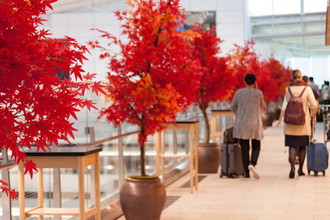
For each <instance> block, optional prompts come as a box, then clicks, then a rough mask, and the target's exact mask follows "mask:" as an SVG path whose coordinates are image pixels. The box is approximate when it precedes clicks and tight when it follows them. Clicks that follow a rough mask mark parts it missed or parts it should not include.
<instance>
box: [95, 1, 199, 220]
mask: <svg viewBox="0 0 330 220" xmlns="http://www.w3.org/2000/svg"><path fill="white" fill-rule="evenodd" d="M128 5H129V10H128V11H123V12H116V16H117V18H118V20H120V21H123V22H124V23H123V24H122V25H121V29H122V34H123V35H125V36H126V37H127V39H125V42H123V41H121V40H119V39H118V38H116V37H115V36H112V35H111V34H110V33H108V32H105V31H102V30H98V31H100V33H101V34H102V35H101V36H102V37H104V38H106V39H107V40H108V41H109V42H110V43H109V44H108V45H110V46H113V45H117V46H118V47H119V52H118V53H111V52H110V51H109V48H108V47H107V46H105V47H104V46H102V45H101V44H100V43H99V42H97V41H96V42H90V45H91V46H92V47H93V48H98V49H100V50H101V51H103V52H102V54H101V56H100V57H101V58H104V59H108V60H109V62H108V67H109V70H110V72H109V73H108V85H107V94H108V97H109V99H110V101H111V104H110V106H109V107H107V108H104V109H102V111H101V114H100V116H101V117H103V116H104V117H106V119H107V121H108V122H111V123H114V125H120V124H121V123H124V122H126V123H129V124H132V125H136V126H137V127H138V130H139V132H138V144H139V148H140V174H139V175H135V176H129V177H127V178H126V180H125V183H124V184H123V186H122V187H121V190H120V204H121V207H122V209H123V213H124V215H125V217H126V219H128V220H130V219H135V220H136V219H143V220H151V219H153V220H154V219H160V215H161V211H162V209H163V206H164V203H165V189H164V186H163V185H162V184H161V183H160V179H159V177H157V176H150V175H147V173H146V170H145V143H146V141H147V138H148V136H149V135H152V134H154V133H155V132H157V131H161V130H162V129H164V128H166V126H167V125H168V124H170V123H175V122H176V115H177V113H178V112H182V111H184V110H185V109H186V108H187V107H188V106H189V105H190V104H191V101H192V99H193V94H194V92H195V91H196V89H197V88H198V83H196V82H198V79H199V68H200V67H199V65H198V62H195V61H193V60H192V59H191V57H190V51H189V44H188V43H187V40H189V39H193V38H194V37H196V36H198V35H197V34H196V33H195V32H192V31H185V32H178V31H177V30H178V27H179V26H181V25H183V24H182V21H183V19H184V17H183V14H182V9H181V7H180V5H179V1H178V0H162V1H153V0H142V1H141V0H129V1H128ZM188 78H189V80H187V79H188Z"/></svg>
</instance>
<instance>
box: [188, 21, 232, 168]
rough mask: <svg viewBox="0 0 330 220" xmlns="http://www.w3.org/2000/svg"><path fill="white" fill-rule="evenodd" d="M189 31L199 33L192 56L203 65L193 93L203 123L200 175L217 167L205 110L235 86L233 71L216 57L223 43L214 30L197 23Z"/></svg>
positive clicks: (217, 154) (216, 148)
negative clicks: (203, 134) (196, 88)
mask: <svg viewBox="0 0 330 220" xmlns="http://www.w3.org/2000/svg"><path fill="white" fill-rule="evenodd" d="M192 30H194V31H195V32H197V33H199V34H200V36H201V37H200V38H195V39H194V40H193V41H192V42H191V44H192V49H191V51H192V57H194V58H197V59H198V60H199V62H200V64H201V66H202V69H201V80H200V83H199V87H198V90H197V91H196V93H195V97H196V105H197V106H198V108H199V109H200V111H201V113H202V115H203V118H204V123H205V136H204V140H203V142H202V143H200V144H199V149H198V161H199V162H198V170H199V172H200V173H216V172H218V169H219V164H220V147H219V146H218V144H217V143H211V142H210V121H209V117H208V112H207V110H208V108H209V105H210V103H211V102H215V101H222V100H224V99H226V97H227V96H228V95H229V92H230V89H231V88H232V86H233V85H234V83H235V79H234V77H233V75H232V71H231V70H230V69H228V68H227V61H228V59H227V58H226V57H219V55H220V53H221V48H220V44H221V43H222V40H221V39H220V38H218V37H217V36H216V33H215V29H214V28H212V29H211V30H207V29H205V28H204V27H203V26H202V25H200V24H196V25H195V26H193V27H192Z"/></svg>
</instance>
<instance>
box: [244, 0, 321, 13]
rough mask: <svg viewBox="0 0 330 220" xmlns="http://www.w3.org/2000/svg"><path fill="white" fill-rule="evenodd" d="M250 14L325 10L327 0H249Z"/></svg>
mask: <svg viewBox="0 0 330 220" xmlns="http://www.w3.org/2000/svg"><path fill="white" fill-rule="evenodd" d="M248 2H249V15H250V16H263V15H283V14H299V13H300V12H301V11H302V10H303V12H304V13H313V12H325V11H326V7H327V0H317V1H315V0H249V1H248Z"/></svg>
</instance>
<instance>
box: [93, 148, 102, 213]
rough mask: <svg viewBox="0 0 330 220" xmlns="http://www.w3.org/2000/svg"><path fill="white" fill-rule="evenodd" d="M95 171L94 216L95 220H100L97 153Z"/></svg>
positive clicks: (98, 158)
mask: <svg viewBox="0 0 330 220" xmlns="http://www.w3.org/2000/svg"><path fill="white" fill-rule="evenodd" d="M94 169H95V174H96V175H95V190H94V192H95V197H94V198H95V208H96V210H97V214H96V215H95V219H96V220H101V202H100V200H101V198H100V193H101V192H100V175H98V174H99V173H100V157H99V153H97V154H96V164H95V165H94Z"/></svg>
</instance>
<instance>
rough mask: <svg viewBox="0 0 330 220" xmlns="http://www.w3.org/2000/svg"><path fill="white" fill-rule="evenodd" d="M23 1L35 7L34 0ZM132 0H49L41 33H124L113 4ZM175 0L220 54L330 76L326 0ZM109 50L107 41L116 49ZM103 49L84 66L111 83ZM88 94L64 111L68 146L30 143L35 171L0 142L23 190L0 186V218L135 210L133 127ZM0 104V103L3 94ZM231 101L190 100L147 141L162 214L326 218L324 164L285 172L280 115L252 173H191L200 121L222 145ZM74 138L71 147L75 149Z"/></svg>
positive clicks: (8, 176)
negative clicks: (42, 148) (208, 33)
mask: <svg viewBox="0 0 330 220" xmlns="http://www.w3.org/2000/svg"><path fill="white" fill-rule="evenodd" d="M9 1H11V0H9ZM22 1H23V0H22ZM25 1H28V2H30V3H31V4H34V3H33V2H39V1H42V0H36V1H29V0H25ZM143 1H149V0H143ZM150 1H154V2H159V1H160V2H166V1H171V0H150ZM173 1H174V2H176V1H177V0H173ZM15 2H17V0H15ZM23 2H24V1H23ZM128 2H135V0H132V1H126V0H125V1H124V0H57V1H54V2H53V3H51V6H52V9H50V8H48V9H47V11H46V12H45V14H42V15H41V17H42V18H43V19H44V21H43V24H42V25H40V26H38V29H39V30H41V29H47V30H49V32H50V33H51V34H52V35H50V36H49V37H51V38H55V39H64V38H66V36H68V37H70V38H73V39H75V40H76V41H77V42H78V43H79V44H81V45H86V46H87V45H89V44H88V43H89V42H92V41H94V42H95V41H99V42H100V43H106V39H104V38H100V34H99V33H98V32H97V31H95V29H99V30H104V31H107V32H108V33H111V34H112V35H113V36H115V37H117V38H118V39H120V40H122V41H123V42H125V40H127V39H125V35H124V34H123V32H122V26H121V21H119V20H118V19H117V17H116V12H117V11H121V12H123V11H125V10H128V9H129V4H127V3H128ZM136 2H139V1H136ZM178 2H179V4H180V5H181V7H182V8H183V9H184V13H185V16H186V20H185V25H184V27H190V26H192V25H194V24H195V23H201V24H204V25H209V26H212V27H214V28H215V31H216V36H217V37H218V38H220V39H221V40H222V42H221V44H220V47H221V53H220V54H218V56H220V57H221V56H226V54H228V53H230V52H231V51H232V50H233V48H235V45H239V46H242V45H244V44H245V42H247V41H253V42H254V47H255V51H256V53H257V54H258V56H259V57H260V59H269V58H270V57H274V58H275V59H276V60H278V61H279V62H280V63H281V64H282V65H283V66H284V67H285V68H289V69H290V70H294V69H299V70H300V71H301V72H302V74H303V75H306V76H309V77H313V79H314V83H315V84H316V85H317V86H318V87H319V89H321V87H322V86H323V85H324V84H325V83H326V82H328V83H329V81H330V47H329V46H328V45H326V28H327V22H326V21H327V7H328V5H329V2H328V1H327V0H289V1H288V0H232V1H228V0H180V1H179V0H178ZM0 4H1V3H0ZM132 5H133V3H132ZM329 13H330V12H329ZM0 16H1V15H0ZM329 19H330V17H329ZM329 21H330V20H329ZM329 27H330V25H329ZM329 30H330V29H329ZM329 34H330V32H329ZM329 39H330V36H329ZM0 40H1V39H0ZM329 44H330V42H329ZM1 45H2V44H0V46H1ZM117 50H118V48H115V47H114V48H111V51H112V52H113V53H116V52H117ZM99 55H100V51H98V50H97V48H89V53H86V54H85V56H86V60H85V61H84V63H83V65H82V69H83V70H84V71H85V72H89V73H93V74H94V73H95V80H98V81H101V82H107V81H108V79H107V76H108V72H109V69H108V68H109V66H108V63H107V62H106V61H105V60H100V59H99ZM141 56H143V55H141ZM0 93H1V95H0V96H2V95H3V93H2V92H0ZM85 98H87V99H90V100H92V101H93V102H94V103H95V106H96V107H97V108H98V109H93V108H92V109H89V108H87V107H84V108H82V109H80V111H79V112H77V113H76V118H75V117H72V118H71V119H70V120H71V122H72V123H73V127H74V128H75V129H76V131H74V132H73V135H74V137H71V136H69V141H70V143H68V142H66V141H63V140H60V141H59V143H58V146H55V145H54V146H50V147H51V148H52V149H53V147H54V148H58V149H60V150H54V152H52V153H54V156H53V157H52V155H43V156H40V155H39V154H38V153H36V152H31V153H30V154H28V155H29V157H30V158H32V159H33V158H35V160H36V161H38V162H40V164H42V165H40V167H39V169H38V171H39V172H34V175H33V178H30V175H28V174H25V175H24V174H23V173H22V172H23V171H22V166H21V165H19V164H16V163H15V162H12V158H11V155H12V154H11V152H9V151H8V152H6V150H5V149H2V158H4V160H3V164H4V165H5V166H3V167H2V169H1V171H2V181H4V182H7V183H9V186H10V188H11V189H16V190H17V192H18V196H19V197H20V198H19V199H14V200H12V199H11V198H9V197H7V196H6V194H5V193H4V192H2V194H1V200H0V203H1V207H0V213H1V216H2V218H1V219H2V220H12V219H13V220H16V219H17V220H18V219H20V220H21V219H28V220H35V219H54V220H59V219H63V220H74V219H80V220H82V219H88V220H92V219H102V220H108V219H109V220H112V219H113V220H114V219H119V220H125V219H127V220H142V219H143V218H135V217H133V218H132V217H130V218H126V217H125V216H124V214H123V210H122V207H121V204H120V201H119V200H120V192H121V187H122V185H123V184H124V182H125V181H126V177H127V176H131V175H138V174H139V173H140V168H141V164H140V160H141V155H140V149H139V145H140V143H141V139H140V138H141V136H139V134H138V126H137V125H134V124H133V125H132V124H129V123H121V124H120V125H115V124H113V123H109V122H107V121H106V119H105V118H104V117H100V109H102V108H104V107H105V106H108V105H109V101H108V99H107V98H106V97H105V96H104V95H98V96H97V95H95V93H93V92H90V91H88V92H87V94H86V95H85ZM281 104H282V99H280V100H278V101H277V102H270V103H268V106H267V107H268V108H269V109H272V110H274V111H275V110H278V109H279V108H280V107H281ZM326 104H330V103H325V105H321V106H320V107H319V108H320V110H322V111H321V113H320V114H321V115H322V116H323V118H322V119H320V120H319V119H318V120H317V122H316V124H315V130H314V136H313V138H314V139H316V140H317V141H319V142H322V143H325V144H326V145H327V141H328V136H327V134H326V132H327V129H328V127H327V126H329V125H328V124H327V123H328V121H327V120H328V119H329V121H330V118H327V117H330V111H329V109H330V108H329V106H327V105H326ZM0 106H2V107H1V108H3V103H1V104H0ZM230 107H231V104H230V102H227V101H216V102H212V103H210V106H209V108H208V109H207V112H206V113H207V115H208V123H206V122H205V120H204V118H203V114H202V113H203V112H201V111H200V109H199V108H198V106H197V107H196V106H194V105H191V106H190V107H189V108H187V110H186V111H184V112H180V113H178V114H177V115H176V116H175V117H176V125H174V126H173V127H167V128H166V129H165V130H163V131H159V132H155V133H153V134H152V135H149V137H148V141H147V142H146V143H145V171H146V173H148V174H149V175H153V176H159V177H160V180H161V182H162V183H163V185H164V187H165V189H166V200H165V205H164V207H163V208H162V213H161V217H160V219H161V220H188V219H189V220H195V219H196V220H197V219H205V220H220V219H221V220H222V219H225V220H235V219H240V220H249V219H251V220H252V219H253V220H255V219H259V220H270V219H274V220H282V219H300V220H305V219H306V220H326V219H330V209H329V202H330V185H329V183H330V174H329V173H328V171H326V172H325V174H322V172H319V173H318V175H317V176H315V175H314V173H311V174H310V175H309V173H308V175H307V168H306V167H305V172H306V176H298V175H297V176H296V177H295V178H294V179H289V178H288V173H289V163H288V148H285V147H284V124H283V123H282V124H281V125H279V126H277V120H278V118H277V119H274V120H273V121H272V122H271V124H270V125H267V126H265V127H264V139H263V140H262V141H261V153H260V162H259V163H258V166H257V169H258V172H259V174H260V179H254V178H249V179H246V178H243V177H242V176H237V177H236V176H235V178H230V177H226V176H224V177H220V174H221V173H220V172H221V171H220V170H221V169H220V168H221V167H220V163H219V164H218V166H217V169H216V171H215V172H211V173H208V172H206V173H203V172H200V173H198V170H196V166H197V164H198V162H197V161H195V159H196V158H197V155H198V154H197V153H196V149H197V148H196V149H194V147H195V146H197V145H198V143H202V142H204V141H205V137H206V135H205V133H206V132H208V131H207V129H205V127H206V126H205V125H206V124H210V125H211V131H210V132H211V139H212V141H214V142H216V143H217V144H218V145H219V146H220V145H221V144H222V143H223V141H224V138H223V136H224V131H225V130H226V129H227V128H229V127H232V126H233V124H234V120H235V115H234V114H233V112H231V111H230ZM327 111H329V115H327ZM329 140H330V137H329ZM72 147H73V148H74V149H77V148H79V150H76V151H75V152H71V151H70V149H71V148H72ZM197 151H198V150H197ZM62 153H63V155H64V154H65V156H62ZM166 153H168V154H169V155H167V156H166ZM216 154H218V153H217V152H216ZM219 155H220V154H219ZM57 156H60V157H57ZM148 190H149V189H145V191H148ZM138 203H146V200H144V199H143V198H140V202H138ZM40 206H42V207H43V208H42V209H41V208H40ZM35 207H39V208H35ZM77 207H78V208H77ZM38 210H39V211H38ZM40 210H41V211H40ZM157 219H158V218H157V217H154V218H153V217H151V218H146V219H143V220H157Z"/></svg>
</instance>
